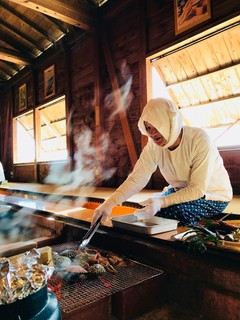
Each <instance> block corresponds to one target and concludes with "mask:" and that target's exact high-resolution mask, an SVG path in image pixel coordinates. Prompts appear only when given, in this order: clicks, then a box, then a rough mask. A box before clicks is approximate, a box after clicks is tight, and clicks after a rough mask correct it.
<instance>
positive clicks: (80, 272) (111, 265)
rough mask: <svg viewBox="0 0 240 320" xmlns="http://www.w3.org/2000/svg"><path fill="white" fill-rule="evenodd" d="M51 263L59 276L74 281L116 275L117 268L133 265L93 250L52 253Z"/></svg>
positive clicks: (125, 260) (117, 257)
mask: <svg viewBox="0 0 240 320" xmlns="http://www.w3.org/2000/svg"><path fill="white" fill-rule="evenodd" d="M69 253H70V254H69ZM69 262H70V263H69ZM53 263H54V266H55V267H56V270H57V271H58V272H60V273H59V274H60V275H62V276H64V278H66V279H72V276H73V278H74V279H75V278H76V277H77V278H79V279H85V278H86V277H87V276H93V275H95V276H100V275H102V274H104V273H106V272H110V273H117V272H118V269H119V268H125V267H130V266H132V265H133V264H134V262H133V261H130V260H128V259H126V258H123V257H120V256H119V255H117V254H115V253H113V252H108V251H106V252H105V251H99V250H95V249H84V250H82V251H81V250H79V249H77V250H64V251H62V252H59V253H57V252H54V253H53ZM59 267H60V268H59Z"/></svg>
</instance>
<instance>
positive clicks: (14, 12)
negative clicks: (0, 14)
mask: <svg viewBox="0 0 240 320" xmlns="http://www.w3.org/2000/svg"><path fill="white" fill-rule="evenodd" d="M0 4H1V7H3V8H4V9H5V10H6V11H9V12H10V14H12V15H14V16H15V17H17V18H18V19H20V20H21V21H23V22H24V23H25V24H26V25H28V26H30V27H31V28H32V29H34V30H36V31H37V32H39V33H40V34H41V35H42V36H43V37H45V38H47V39H48V41H49V42H50V43H52V44H54V43H55V41H56V40H55V39H53V37H52V36H51V35H50V34H49V33H48V32H46V31H45V30H44V29H42V28H40V27H39V25H38V24H36V23H34V22H33V21H31V20H30V19H27V18H26V17H25V16H24V15H22V14H20V13H19V12H18V11H17V10H15V9H14V8H12V7H10V6H9V5H7V4H6V3H4V2H2V1H1V0H0Z"/></svg>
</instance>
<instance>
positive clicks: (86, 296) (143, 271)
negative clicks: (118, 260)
mask: <svg viewBox="0 0 240 320" xmlns="http://www.w3.org/2000/svg"><path fill="white" fill-rule="evenodd" d="M77 244H78V243H77V242H71V243H66V244H60V245H55V246H52V250H53V251H54V252H61V251H63V250H66V249H75V248H76V247H77ZM91 248H92V249H94V250H98V249H97V248H96V247H91ZM99 251H100V252H101V251H103V250H101V249H99ZM128 260H129V261H133V260H130V259H128ZM133 262H134V264H133V266H129V267H125V268H119V267H115V268H116V269H117V271H118V272H117V273H115V274H113V273H109V272H106V273H105V274H103V275H101V276H96V278H94V279H86V280H81V279H79V280H76V281H67V280H65V279H62V278H59V277H58V276H57V277H56V286H57V284H59V281H60V282H61V289H60V290H61V292H60V297H59V304H60V307H61V310H62V311H63V312H64V313H71V312H73V311H75V310H77V309H81V308H83V307H86V306H88V305H90V304H92V303H94V302H97V301H99V300H100V299H103V298H106V297H107V296H110V295H113V294H114V293H117V292H120V291H122V290H125V289H128V288H130V287H133V286H135V285H138V284H140V283H143V282H144V281H146V280H149V279H151V278H154V277H158V276H159V275H161V274H163V273H164V272H163V271H162V270H159V269H156V268H153V267H150V266H147V265H144V264H142V263H139V262H137V261H133ZM57 282H58V283H57ZM53 286H54V279H53Z"/></svg>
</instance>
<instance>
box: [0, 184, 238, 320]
mask: <svg viewBox="0 0 240 320" xmlns="http://www.w3.org/2000/svg"><path fill="white" fill-rule="evenodd" d="M111 192H112V190H111V189H98V190H92V191H91V192H87V191H86V190H85V191H83V192H81V193H80V192H79V191H78V192H77V191H75V192H71V193H70V194H69V192H66V191H64V192H63V193H59V189H58V188H56V187H54V186H45V185H44V186H42V185H32V184H26V185H24V184H21V185H20V184H8V185H7V186H1V188H0V201H3V202H7V203H10V204H12V205H16V206H20V207H21V206H23V207H24V208H25V209H26V210H29V211H31V212H32V213H33V215H34V216H35V217H36V219H39V221H41V223H47V224H49V225H50V224H51V223H53V225H52V226H53V227H54V228H56V225H54V224H56V223H59V224H60V226H59V227H58V228H59V230H58V231H59V232H60V233H61V239H62V241H64V242H71V241H79V240H80V239H81V238H82V236H83V235H84V234H85V233H86V231H87V230H88V228H89V226H90V221H91V217H92V214H93V210H94V208H92V207H86V208H83V207H82V204H83V203H84V201H83V197H86V198H88V197H92V198H94V199H95V200H96V202H93V204H92V206H97V205H98V204H99V203H100V202H101V201H103V199H105V198H106V197H107V196H108V195H109V194H110V193H111ZM63 195H64V197H63ZM149 195H151V192H150V191H147V192H143V193H141V194H140V195H137V196H136V197H134V198H131V200H132V201H133V202H138V201H141V200H142V199H143V198H144V197H145V198H147V197H149ZM140 198H141V199H140ZM139 199H140V200H139ZM125 210H127V211H128V210H129V211H131V210H133V208H132V207H131V206H130V207H128V208H127V209H125ZM127 211H125V213H128V212H127ZM113 214H117V213H113ZM44 221H45V222H44ZM182 231H183V228H182V227H178V228H177V230H174V231H171V232H165V233H160V234H156V235H152V236H149V235H142V234H137V233H134V232H127V231H123V230H120V229H116V228H114V227H112V225H111V221H108V223H107V224H106V225H104V226H100V228H99V229H98V231H97V232H96V234H95V235H94V237H93V238H92V240H91V245H93V246H95V247H99V248H102V249H106V250H112V251H115V252H118V253H120V254H123V255H125V256H127V257H129V258H131V259H133V260H136V261H139V262H142V263H144V264H147V265H149V266H153V267H156V268H159V269H161V270H163V271H164V272H165V274H166V277H167V286H166V288H165V289H164V296H166V300H167V302H169V303H177V304H179V305H182V306H183V307H185V308H187V309H188V310H191V311H193V312H195V314H199V315H202V316H203V319H211V320H215V319H216V320H226V319H232V320H239V314H240V303H239V302H240V287H239V283H240V273H239V266H240V253H239V251H238V250H236V248H227V247H222V246H221V247H214V246H209V247H208V249H207V251H206V252H205V253H204V254H196V255H194V254H193V253H191V252H189V251H188V248H187V246H186V245H184V243H182V242H181V241H175V240H173V238H172V236H173V235H175V234H177V233H179V232H182ZM44 245H47V244H44Z"/></svg>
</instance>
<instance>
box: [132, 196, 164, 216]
mask: <svg viewBox="0 0 240 320" xmlns="http://www.w3.org/2000/svg"><path fill="white" fill-rule="evenodd" d="M140 204H141V205H142V206H145V207H144V208H142V209H137V210H136V211H135V212H134V215H135V216H136V217H137V218H138V220H144V219H150V218H152V217H153V216H154V215H155V214H156V213H157V212H158V211H160V210H161V199H160V198H154V197H153V198H149V199H147V200H145V201H142V202H140Z"/></svg>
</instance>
